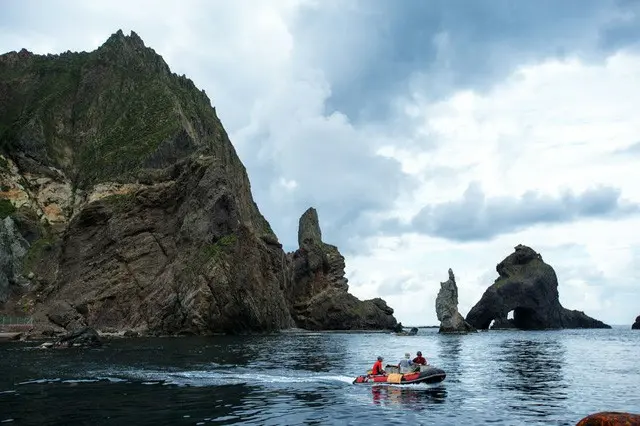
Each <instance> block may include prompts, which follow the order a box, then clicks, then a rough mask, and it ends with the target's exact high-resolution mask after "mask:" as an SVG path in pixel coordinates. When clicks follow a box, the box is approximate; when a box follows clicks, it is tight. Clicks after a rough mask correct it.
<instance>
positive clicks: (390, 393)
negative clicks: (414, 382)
mask: <svg viewBox="0 0 640 426" xmlns="http://www.w3.org/2000/svg"><path fill="white" fill-rule="evenodd" d="M371 395H372V397H373V403H374V404H376V405H403V406H406V407H407V408H410V409H412V410H416V411H422V410H425V409H428V408H429V405H431V404H442V403H444V402H445V399H446V397H447V390H446V389H445V388H444V386H440V387H437V388H428V389H424V388H416V389H414V388H410V387H399V386H389V385H375V386H372V387H371Z"/></svg>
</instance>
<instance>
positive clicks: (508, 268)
mask: <svg viewBox="0 0 640 426" xmlns="http://www.w3.org/2000/svg"><path fill="white" fill-rule="evenodd" d="M496 271H497V272H498V275H499V276H498V278H497V279H496V281H495V282H494V283H493V284H492V285H491V286H490V287H489V288H488V289H487V290H486V291H485V292H484V294H483V295H482V298H481V299H480V301H479V302H478V303H477V304H476V305H475V306H474V307H473V308H472V309H471V311H469V314H468V315H467V318H466V319H467V322H468V323H469V324H471V325H472V326H474V327H476V328H478V329H488V328H489V326H490V324H491V322H492V321H494V320H495V321H496V323H498V324H501V327H504V326H505V325H506V324H512V325H513V326H514V327H516V328H519V329H522V330H544V329H558V328H611V326H609V325H607V324H605V323H603V322H602V321H598V320H596V319H593V318H591V317H589V316H587V315H585V313H584V312H581V311H575V310H569V309H565V308H563V307H562V305H560V299H559V294H558V279H557V277H556V273H555V271H554V270H553V268H552V267H551V266H550V265H548V264H546V263H545V262H544V261H543V260H542V256H541V255H540V254H538V253H537V252H536V251H535V250H533V249H532V248H530V247H527V246H524V245H518V246H517V247H515V250H514V252H513V253H511V254H510V255H509V256H507V257H506V258H505V259H504V260H503V261H502V262H500V263H498V265H497V266H496ZM511 311H513V319H507V316H508V314H509V312H511Z"/></svg>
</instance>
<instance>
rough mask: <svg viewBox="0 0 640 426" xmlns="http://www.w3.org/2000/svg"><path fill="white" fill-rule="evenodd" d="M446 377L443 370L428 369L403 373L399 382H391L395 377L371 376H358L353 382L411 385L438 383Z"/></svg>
mask: <svg viewBox="0 0 640 426" xmlns="http://www.w3.org/2000/svg"><path fill="white" fill-rule="evenodd" d="M446 377H447V374H446V373H445V372H444V370H442V369H440V368H437V367H430V368H427V369H425V370H424V371H420V372H415V373H404V374H402V377H401V379H400V381H397V380H393V379H397V375H387V376H372V375H369V374H367V375H363V376H358V377H356V378H355V380H354V381H353V383H354V384H376V383H378V384H380V383H390V384H391V383H392V384H397V385H413V384H418V383H428V384H432V383H440V382H441V381H443V380H444V379H445V378H446Z"/></svg>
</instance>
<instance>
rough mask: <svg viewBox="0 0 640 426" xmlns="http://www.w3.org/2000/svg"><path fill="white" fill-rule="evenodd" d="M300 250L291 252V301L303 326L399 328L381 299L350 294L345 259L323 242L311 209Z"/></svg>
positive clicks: (304, 218) (302, 229) (303, 218)
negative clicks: (365, 298)
mask: <svg viewBox="0 0 640 426" xmlns="http://www.w3.org/2000/svg"><path fill="white" fill-rule="evenodd" d="M298 245H299V249H298V250H296V251H295V252H294V253H290V254H289V255H288V258H289V260H290V262H291V278H290V280H289V286H288V299H289V300H291V301H292V311H291V313H292V315H293V318H294V320H295V321H296V323H297V324H299V326H300V327H303V328H307V329H315V330H332V329H334V330H335V329H338V330H339V329H371V328H374V329H378V328H381V329H388V330H392V329H394V328H395V326H396V325H397V322H396V319H395V318H394V316H393V309H392V308H390V307H389V306H387V303H386V302H385V301H384V300H382V299H379V298H376V299H371V300H365V301H361V300H359V299H357V298H356V297H355V296H353V295H351V294H349V293H348V289H349V285H348V284H347V279H346V278H345V276H344V275H345V272H344V268H345V263H344V257H343V256H342V255H341V254H340V252H339V251H338V248H337V247H336V246H332V245H330V244H326V243H324V242H323V241H322V233H321V231H320V224H319V221H318V213H317V211H316V210H315V209H314V208H310V209H308V210H307V211H306V212H305V213H304V214H303V215H302V216H301V217H300V224H299V227H298Z"/></svg>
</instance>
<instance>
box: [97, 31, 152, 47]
mask: <svg viewBox="0 0 640 426" xmlns="http://www.w3.org/2000/svg"><path fill="white" fill-rule="evenodd" d="M115 44H122V45H127V46H132V47H142V48H144V47H146V46H145V45H144V41H143V40H142V39H141V38H140V36H139V35H138V34H137V33H136V32H135V31H131V33H130V34H129V35H128V36H126V35H124V33H123V32H122V30H121V29H119V30H118V31H116V32H115V33H113V34H111V36H110V37H109V38H108V39H107V41H106V42H104V44H103V46H105V45H111V46H112V45H115Z"/></svg>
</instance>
